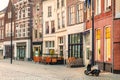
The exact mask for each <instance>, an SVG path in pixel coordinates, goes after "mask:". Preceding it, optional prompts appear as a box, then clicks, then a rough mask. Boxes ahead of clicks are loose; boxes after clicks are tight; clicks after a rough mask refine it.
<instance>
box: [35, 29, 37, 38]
mask: <svg viewBox="0 0 120 80" xmlns="http://www.w3.org/2000/svg"><path fill="white" fill-rule="evenodd" d="M35 38H37V30H35Z"/></svg>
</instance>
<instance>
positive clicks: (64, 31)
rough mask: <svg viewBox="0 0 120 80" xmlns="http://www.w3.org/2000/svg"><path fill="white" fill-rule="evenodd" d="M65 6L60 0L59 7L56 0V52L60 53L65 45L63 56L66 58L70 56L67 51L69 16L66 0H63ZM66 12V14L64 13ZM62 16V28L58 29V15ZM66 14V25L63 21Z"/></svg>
mask: <svg viewBox="0 0 120 80" xmlns="http://www.w3.org/2000/svg"><path fill="white" fill-rule="evenodd" d="M63 1H64V2H63V3H64V6H62V0H59V8H57V0H55V4H56V5H55V8H56V9H55V11H56V17H55V20H56V23H55V24H56V26H55V28H56V53H57V54H59V55H60V46H63V57H64V59H67V58H68V52H67V46H68V45H67V42H68V41H67V16H66V11H67V10H66V9H67V7H66V0H63ZM63 12H64V14H63ZM58 14H59V17H60V28H59V29H58V20H57V19H58V16H57V15H58ZM63 16H64V20H63V21H64V27H63V23H62V17H63ZM60 37H61V38H63V43H60Z"/></svg>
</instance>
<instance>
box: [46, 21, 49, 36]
mask: <svg viewBox="0 0 120 80" xmlns="http://www.w3.org/2000/svg"><path fill="white" fill-rule="evenodd" d="M45 26H46V34H48V33H49V22H46V23H45Z"/></svg>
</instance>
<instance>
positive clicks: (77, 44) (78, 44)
mask: <svg viewBox="0 0 120 80" xmlns="http://www.w3.org/2000/svg"><path fill="white" fill-rule="evenodd" d="M78 38H79V39H78ZM82 38H83V34H82V33H77V34H70V35H69V36H68V40H69V41H68V49H69V50H68V57H75V58H82V57H83V39H82ZM80 40H81V41H80Z"/></svg>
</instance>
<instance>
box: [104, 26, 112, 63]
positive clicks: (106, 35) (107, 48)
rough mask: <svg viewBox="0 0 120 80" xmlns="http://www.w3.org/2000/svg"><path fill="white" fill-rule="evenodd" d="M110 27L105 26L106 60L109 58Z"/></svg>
mask: <svg viewBox="0 0 120 80" xmlns="http://www.w3.org/2000/svg"><path fill="white" fill-rule="evenodd" d="M110 37H111V36H110V27H106V28H105V43H106V49H105V50H106V52H105V53H106V60H107V61H110V60H111V39H110Z"/></svg>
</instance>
